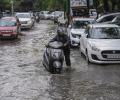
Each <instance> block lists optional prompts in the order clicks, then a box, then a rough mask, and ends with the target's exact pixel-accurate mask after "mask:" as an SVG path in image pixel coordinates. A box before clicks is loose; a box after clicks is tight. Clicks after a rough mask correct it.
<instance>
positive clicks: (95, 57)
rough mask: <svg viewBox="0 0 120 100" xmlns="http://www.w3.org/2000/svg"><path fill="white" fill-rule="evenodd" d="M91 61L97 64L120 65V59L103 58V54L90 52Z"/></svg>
mask: <svg viewBox="0 0 120 100" xmlns="http://www.w3.org/2000/svg"><path fill="white" fill-rule="evenodd" d="M88 56H89V61H90V62H92V63H96V64H115V63H120V58H119V59H108V58H103V56H102V54H101V52H90V53H89V52H88Z"/></svg>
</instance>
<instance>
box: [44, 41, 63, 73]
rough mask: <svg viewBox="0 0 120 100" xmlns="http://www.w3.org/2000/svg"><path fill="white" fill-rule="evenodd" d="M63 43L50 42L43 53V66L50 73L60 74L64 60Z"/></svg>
mask: <svg viewBox="0 0 120 100" xmlns="http://www.w3.org/2000/svg"><path fill="white" fill-rule="evenodd" d="M62 48H63V44H62V43H61V42H57V41H54V42H50V43H49V44H48V45H47V46H46V50H45V52H44V54H43V66H44V67H45V68H46V69H47V71H49V72H50V73H52V74H60V73H61V71H62V66H63V62H64V53H63V49H62Z"/></svg>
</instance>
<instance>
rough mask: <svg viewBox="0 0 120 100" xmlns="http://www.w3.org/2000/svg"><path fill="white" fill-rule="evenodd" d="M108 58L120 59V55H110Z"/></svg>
mask: <svg viewBox="0 0 120 100" xmlns="http://www.w3.org/2000/svg"><path fill="white" fill-rule="evenodd" d="M107 58H109V59H120V55H108V56H107Z"/></svg>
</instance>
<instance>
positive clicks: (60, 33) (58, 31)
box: [57, 27, 65, 36]
mask: <svg viewBox="0 0 120 100" xmlns="http://www.w3.org/2000/svg"><path fill="white" fill-rule="evenodd" d="M57 34H58V35H59V36H64V34H65V31H64V28H62V27H58V29H57Z"/></svg>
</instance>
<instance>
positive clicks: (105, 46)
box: [80, 24, 120, 64]
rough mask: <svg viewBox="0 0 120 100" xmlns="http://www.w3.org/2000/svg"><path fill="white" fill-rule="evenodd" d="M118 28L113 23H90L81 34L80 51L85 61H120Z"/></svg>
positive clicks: (100, 62) (119, 32) (119, 34)
mask: <svg viewBox="0 0 120 100" xmlns="http://www.w3.org/2000/svg"><path fill="white" fill-rule="evenodd" d="M119 44H120V30H119V27H118V26H117V25H114V24H91V25H88V27H87V28H86V30H85V33H84V34H82V35H81V39H80V52H81V53H83V54H84V55H85V57H86V61H87V62H88V63H89V62H92V63H98V64H104V63H120V45H119Z"/></svg>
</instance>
